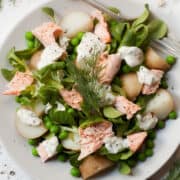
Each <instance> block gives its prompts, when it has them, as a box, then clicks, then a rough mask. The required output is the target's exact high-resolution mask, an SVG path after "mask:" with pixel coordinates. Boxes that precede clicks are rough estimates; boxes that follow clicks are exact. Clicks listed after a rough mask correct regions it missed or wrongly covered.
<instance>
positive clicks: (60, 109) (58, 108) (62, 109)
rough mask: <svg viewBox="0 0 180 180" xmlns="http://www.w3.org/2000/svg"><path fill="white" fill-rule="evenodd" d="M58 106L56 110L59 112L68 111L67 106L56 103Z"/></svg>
mask: <svg viewBox="0 0 180 180" xmlns="http://www.w3.org/2000/svg"><path fill="white" fill-rule="evenodd" d="M56 105H57V108H56V110H57V111H65V110H66V108H65V106H64V105H63V104H61V103H60V102H58V101H56Z"/></svg>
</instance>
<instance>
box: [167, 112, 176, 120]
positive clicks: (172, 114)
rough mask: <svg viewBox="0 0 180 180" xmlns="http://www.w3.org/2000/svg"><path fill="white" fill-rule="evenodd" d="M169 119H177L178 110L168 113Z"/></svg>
mask: <svg viewBox="0 0 180 180" xmlns="http://www.w3.org/2000/svg"><path fill="white" fill-rule="evenodd" d="M168 117H169V119H176V118H177V113H176V111H172V112H170V113H169V115H168Z"/></svg>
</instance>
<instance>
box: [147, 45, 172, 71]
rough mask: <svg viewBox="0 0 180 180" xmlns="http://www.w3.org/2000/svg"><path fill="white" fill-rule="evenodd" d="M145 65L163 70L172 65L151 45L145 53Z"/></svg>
mask: <svg viewBox="0 0 180 180" xmlns="http://www.w3.org/2000/svg"><path fill="white" fill-rule="evenodd" d="M145 65H146V66H147V67H148V68H150V69H160V70H163V71H166V70H168V69H169V68H170V65H169V64H168V63H167V62H166V61H165V60H164V59H163V58H162V57H160V56H159V55H158V54H157V53H156V52H155V50H154V49H152V48H150V47H149V48H148V49H147V51H146V54H145Z"/></svg>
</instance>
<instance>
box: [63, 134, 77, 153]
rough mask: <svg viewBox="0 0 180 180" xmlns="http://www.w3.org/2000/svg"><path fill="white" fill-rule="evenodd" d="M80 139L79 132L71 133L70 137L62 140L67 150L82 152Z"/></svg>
mask: <svg viewBox="0 0 180 180" xmlns="http://www.w3.org/2000/svg"><path fill="white" fill-rule="evenodd" d="M79 141H80V137H79V134H78V132H77V133H75V132H69V134H68V137H67V138H66V139H64V140H62V145H63V147H64V148H65V149H69V150H73V151H80V144H79Z"/></svg>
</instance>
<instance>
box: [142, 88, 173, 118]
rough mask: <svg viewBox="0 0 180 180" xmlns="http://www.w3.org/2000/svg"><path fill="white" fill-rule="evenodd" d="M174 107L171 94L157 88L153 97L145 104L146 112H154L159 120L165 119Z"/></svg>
mask: <svg viewBox="0 0 180 180" xmlns="http://www.w3.org/2000/svg"><path fill="white" fill-rule="evenodd" d="M173 109H174V100H173V98H172V96H171V94H170V93H169V92H168V91H167V90H165V89H159V90H158V91H157V94H156V95H155V97H154V98H153V99H151V100H150V101H149V102H148V104H147V106H146V111H145V112H146V113H148V112H152V113H154V114H155V115H156V116H157V117H158V119H159V120H163V119H165V118H166V117H167V116H168V114H169V113H170V112H171V111H172V110H173Z"/></svg>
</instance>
